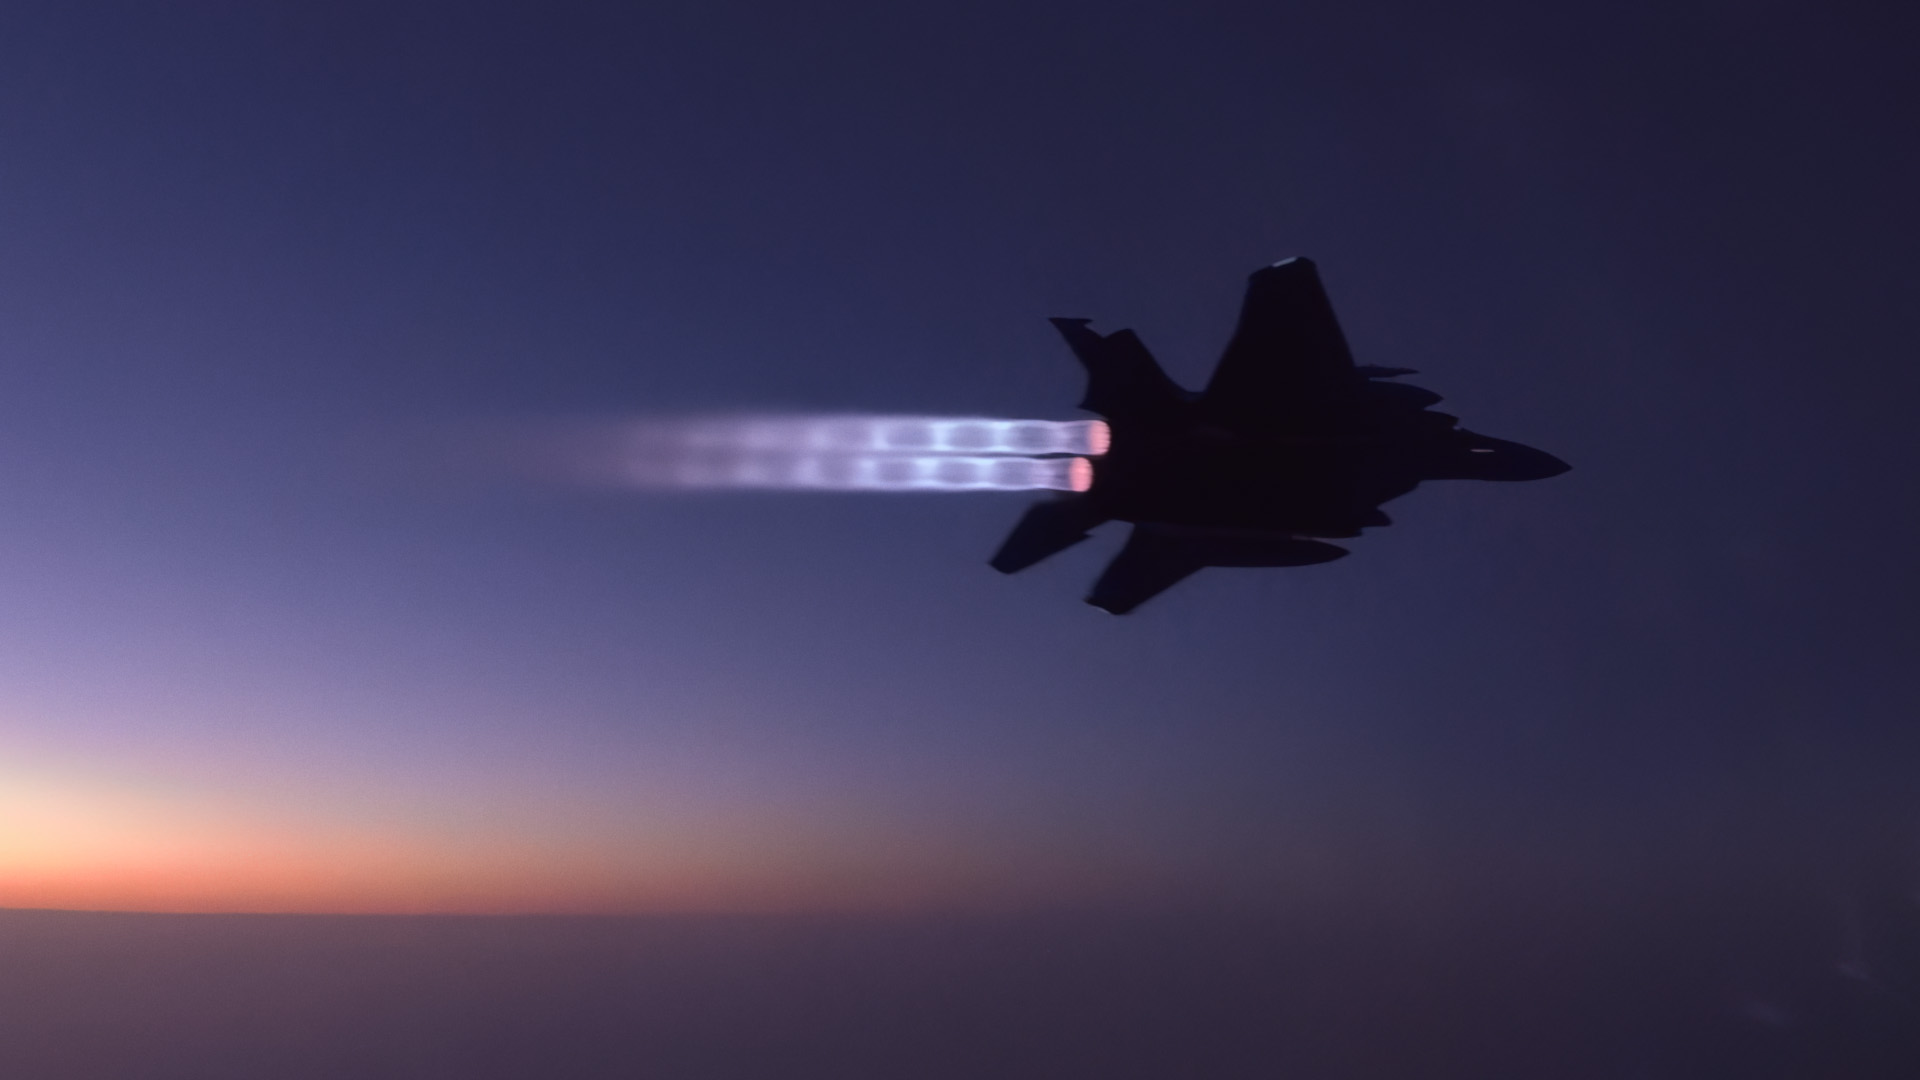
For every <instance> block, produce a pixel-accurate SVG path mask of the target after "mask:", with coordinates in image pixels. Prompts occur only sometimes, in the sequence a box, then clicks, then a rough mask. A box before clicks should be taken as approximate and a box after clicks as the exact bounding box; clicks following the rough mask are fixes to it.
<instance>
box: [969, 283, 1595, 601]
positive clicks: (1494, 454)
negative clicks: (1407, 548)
mask: <svg viewBox="0 0 1920 1080" xmlns="http://www.w3.org/2000/svg"><path fill="white" fill-rule="evenodd" d="M1051 321H1052V323H1053V325H1054V326H1055V327H1056V328H1058V329H1059V331H1060V333H1061V335H1062V336H1064V337H1065V338H1066V339H1067V344H1068V345H1069V346H1071V347H1072V349H1073V353H1074V355H1075V356H1077V357H1078V358H1079V359H1080V363H1081V364H1083V365H1085V366H1086V369H1087V393H1086V397H1085V398H1084V399H1083V400H1082V401H1081V402H1080V407H1081V408H1083V409H1086V410H1088V411H1090V412H1093V413H1097V414H1098V415H1100V416H1101V417H1103V418H1104V419H1105V420H1106V422H1107V425H1108V428H1109V437H1110V440H1111V442H1110V445H1109V447H1108V449H1107V452H1106V453H1105V454H1104V455H1101V456H1099V457H1096V458H1093V459H1091V460H1092V477H1091V481H1090V483H1088V484H1087V485H1086V490H1085V491H1083V492H1080V493H1077V494H1072V495H1063V496H1061V497H1058V498H1055V499H1052V500H1050V501H1047V502H1043V503H1039V504H1037V505H1035V506H1033V507H1032V508H1031V509H1029V510H1028V511H1027V513H1026V516H1025V517H1023V518H1021V519H1020V523H1019V524H1018V525H1017V526H1015V527H1014V530H1013V532H1012V534H1011V535H1009V536H1008V537H1007V540H1006V543H1004V544H1002V545H1001V546H1000V550H999V552H998V553H997V554H995V555H994V557H993V559H992V560H991V562H992V566H993V567H994V569H996V570H999V571H1001V572H1003V573H1008V574H1011V573H1014V572H1015V571H1019V570H1024V569H1026V568H1027V567H1029V566H1032V565H1033V564H1035V563H1037V562H1039V561H1040V560H1042V559H1044V558H1046V557H1047V556H1049V555H1052V554H1055V553H1056V552H1059V551H1063V550H1065V549H1067V548H1069V547H1072V546H1073V545H1075V544H1077V543H1079V542H1080V541H1082V540H1085V539H1087V537H1088V535H1089V533H1090V532H1091V530H1093V529H1094V528H1095V527H1097V526H1099V525H1101V524H1104V523H1105V522H1108V521H1126V522H1131V523H1132V524H1133V532H1132V534H1131V535H1130V536H1128V538H1127V543H1126V546H1125V547H1124V548H1122V549H1121V551H1120V554H1119V555H1118V556H1117V557H1116V558H1115V559H1114V560H1113V562H1112V563H1111V564H1109V565H1108V566H1107V569H1106V572H1105V573H1103V574H1101V575H1100V580H1099V581H1097V582H1095V583H1094V586H1093V592H1092V593H1091V594H1090V595H1088V597H1087V603H1089V604H1092V605H1093V606H1094V607H1097V608H1101V609H1104V610H1106V611H1110V612H1112V613H1113V614H1115V615H1121V614H1125V613H1126V612H1129V611H1132V610H1133V609H1134V608H1137V607H1139V606H1140V605H1141V604H1142V603H1144V602H1146V601H1147V600H1149V599H1151V598H1153V597H1154V596H1157V595H1158V594H1160V593H1161V592H1163V591H1164V590H1166V589H1168V588H1170V587H1171V586H1173V585H1175V584H1177V583H1178V582H1180V581H1181V580H1183V579H1184V578H1186V577H1188V576H1189V575H1191V574H1193V573H1194V572H1195V571H1198V570H1200V569H1201V568H1203V567H1208V566H1308V565H1312V564H1314V563H1324V562H1331V561H1332V560H1334V559H1338V558H1340V557H1341V556H1344V555H1346V554H1347V549H1346V548H1343V547H1339V546H1337V545H1334V544H1329V543H1327V542H1326V541H1327V540H1329V539H1333V540H1339V539H1348V538H1352V537H1357V536H1359V535H1360V531H1361V530H1362V529H1366V528H1373V527H1378V526H1382V525H1387V524H1389V519H1388V518H1387V515H1386V514H1385V513H1383V512H1381V510H1380V505H1381V504H1382V503H1385V502H1387V501H1389V500H1392V499H1396V498H1399V497H1400V496H1402V495H1405V494H1406V493H1407V492H1409V491H1412V490H1413V489H1414V488H1416V487H1418V486H1419V485H1420V484H1421V483H1422V482H1424V481H1427V480H1544V479H1546V478H1547V477H1550V476H1558V475H1559V474H1561V473H1563V472H1566V471H1567V469H1568V468H1569V466H1568V465H1567V463H1566V462H1564V461H1561V460H1560V459H1559V458H1556V457H1554V456H1553V455H1552V454H1548V453H1546V452H1544V451H1541V450H1535V449H1533V448H1532V447H1530V446H1522V445H1520V444H1519V443H1515V442H1508V441H1506V440H1504V439H1495V438H1491V437H1489V436H1486V435H1479V434H1475V433H1474V432H1471V431H1468V430H1467V429H1465V428H1463V427H1460V426H1459V421H1458V420H1457V419H1456V418H1455V417H1452V416H1449V415H1447V414H1446V413H1442V412H1435V411H1433V409H1431V408H1430V407H1429V406H1432V405H1434V404H1437V403H1438V402H1439V401H1440V395H1438V394H1435V393H1433V392H1432V391H1430V390H1423V389H1421V388H1419V387H1417V386H1411V385H1408V384H1406V383H1402V382H1395V381H1393V380H1395V379H1397V378H1399V377H1400V376H1402V375H1412V374H1415V372H1414V371H1413V369H1411V368H1391V367H1375V366H1373V365H1365V364H1363V365H1356V364H1355V363H1354V362H1353V355H1352V354H1351V353H1350V352H1349V351H1348V350H1347V341H1346V337H1345V335H1344V334H1342V333H1341V331H1340V324H1339V322H1338V321H1337V320H1336V319H1335V318H1334V314H1333V305H1332V304H1331V303H1329V302H1328V300H1327V293H1326V289H1325V288H1324V287H1323V286H1322V285H1321V284H1320V273H1319V271H1318V270H1317V269H1316V268H1315V267H1314V264H1313V263H1312V261H1311V260H1308V259H1304V258H1292V259H1286V260H1283V261H1281V262H1277V263H1274V264H1273V265H1272V266H1268V267H1265V268H1263V269H1261V270H1258V271H1255V272H1254V274H1253V276H1252V278H1251V279H1250V281H1249V282H1248V285H1247V296H1246V301H1245V304H1244V306H1243V307H1242V309H1241V312H1240V324H1239V326H1238V328H1236V329H1235V331H1234V334H1233V339H1232V340H1231V341H1230V342H1228V344H1227V351H1226V353H1225V355H1223V356H1222V357H1221V358H1220V363H1219V365H1218V366H1217V367H1216V368H1215V369H1214V372H1213V378H1212V380H1211V381H1209V382H1208V383H1207V388H1206V389H1205V390H1204V391H1202V392H1199V393H1194V392H1193V391H1189V390H1184V389H1182V388H1181V387H1179V386H1178V385H1176V384H1175V383H1174V382H1173V380H1172V379H1170V378H1168V377H1167V375H1166V373H1165V372H1163V371H1162V370H1160V365H1159V364H1158V363H1157V362H1155V360H1154V358H1153V354H1152V353H1150V352H1148V351H1147V347H1146V346H1145V345H1144V344H1142V343H1141V341H1140V338H1139V337H1138V336H1137V335H1135V334H1134V332H1133V331H1131V330H1119V331H1116V332H1114V333H1111V334H1104V335H1103V334H1100V333H1097V332H1095V331H1094V330H1093V329H1092V328H1091V327H1090V325H1089V323H1090V322H1091V320H1088V319H1053V320H1051Z"/></svg>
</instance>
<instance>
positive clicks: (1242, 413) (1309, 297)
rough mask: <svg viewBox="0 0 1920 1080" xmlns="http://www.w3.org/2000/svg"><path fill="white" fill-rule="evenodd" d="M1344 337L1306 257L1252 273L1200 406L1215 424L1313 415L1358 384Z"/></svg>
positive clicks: (1259, 422)
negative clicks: (1237, 321) (1237, 320)
mask: <svg viewBox="0 0 1920 1080" xmlns="http://www.w3.org/2000/svg"><path fill="white" fill-rule="evenodd" d="M1366 379H1367V375H1366V373H1364V372H1362V371H1360V370H1359V369H1357V368H1355V367H1354V364H1353V354H1352V353H1351V352H1349V351H1348V350H1347V339H1346V335H1345V334H1343V333H1341V332H1340V322H1339V320H1338V319H1336V318H1334V315H1333V304H1332V303H1331V302H1329V301H1328V300H1327V290H1326V289H1325V288H1324V287H1323V286H1322V285H1321V284H1320V271H1319V270H1318V269H1316V268H1315V267H1314V265H1313V261H1312V260H1311V259H1303V258H1292V259H1287V260H1285V261H1283V262H1277V263H1274V264H1273V265H1272V266H1268V267H1264V268H1262V269H1260V270H1257V271H1255V272H1254V274H1253V276H1252V277H1251V278H1249V279H1248V281H1247V298H1246V301H1245V302H1244V304H1243V305H1242V307H1241V309H1240V325H1239V326H1237V327H1236V328H1235V329H1234V332H1233V340H1232V341H1230V342H1228V343H1227V351H1226V354H1225V355H1223V356H1222V357H1221V358H1220V364H1219V366H1218V367H1216V368H1215V369H1214V372H1213V379H1212V381H1210V382H1209V383H1208V384H1207V389H1206V393H1205V395H1204V396H1203V397H1202V398H1201V401H1200V407H1201V409H1202V410H1203V411H1204V412H1205V413H1206V414H1207V415H1208V416H1209V418H1210V419H1212V420H1213V421H1214V422H1216V423H1219V424H1222V425H1226V426H1234V425H1235V424H1257V425H1262V426H1269V425H1272V424H1274V423H1280V422H1285V421H1286V420H1288V419H1291V418H1297V417H1304V416H1311V415H1313V414H1315V413H1316V412H1318V411H1321V410H1323V409H1325V407H1326V406H1328V405H1329V404H1332V403H1333V402H1335V401H1337V400H1339V399H1340V398H1343V397H1346V396H1348V395H1350V394H1352V393H1354V392H1355V391H1357V390H1358V388H1359V387H1360V386H1362V385H1363V384H1364V383H1365V382H1366Z"/></svg>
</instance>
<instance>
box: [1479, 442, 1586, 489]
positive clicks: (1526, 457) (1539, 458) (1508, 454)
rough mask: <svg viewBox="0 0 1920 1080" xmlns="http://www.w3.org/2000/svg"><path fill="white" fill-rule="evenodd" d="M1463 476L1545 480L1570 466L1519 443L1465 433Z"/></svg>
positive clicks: (1545, 453) (1542, 451)
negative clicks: (1465, 446) (1465, 450)
mask: <svg viewBox="0 0 1920 1080" xmlns="http://www.w3.org/2000/svg"><path fill="white" fill-rule="evenodd" d="M1467 437H1468V445H1467V454H1466V459H1467V461H1466V473H1465V475H1466V476H1468V477H1471V478H1473V479H1476V480H1545V479H1547V478H1548V477H1550V476H1559V475H1560V474H1561V473H1563V472H1566V471H1568V470H1569V469H1571V468H1573V466H1571V465H1569V464H1567V463H1566V462H1564V461H1561V460H1560V459H1559V458H1557V457H1554V456H1553V455H1552V454H1549V453H1547V452H1546V451H1545V450H1535V449H1534V448H1533V447H1531V446H1526V445H1524V444H1522V443H1517V442H1508V441H1507V440H1505V439H1495V438H1492V437H1490V436H1487V435H1476V434H1471V433H1468V436H1467Z"/></svg>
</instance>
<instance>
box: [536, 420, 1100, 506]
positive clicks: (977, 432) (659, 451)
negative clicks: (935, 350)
mask: <svg viewBox="0 0 1920 1080" xmlns="http://www.w3.org/2000/svg"><path fill="white" fill-rule="evenodd" d="M1109 441H1110V435H1109V433H1108V430H1107V425H1106V424H1104V423H1102V422H1101V421H1098V420H998V419H985V418H974V417H938V416H847V415H840V416H720V417H689V418H667V419H654V420H634V421H628V422H626V423H623V424H619V425H617V426H613V427H610V428H608V429H606V430H605V431H604V432H603V433H602V435H601V436H600V437H594V438H588V439H585V440H579V439H576V440H574V441H573V443H572V445H573V446H574V451H573V452H574V454H575V455H576V456H577V458H578V460H577V467H576V468H574V469H572V470H570V471H571V472H573V473H574V474H576V475H580V476H589V477H600V478H604V479H606V480H610V481H612V482H613V483H615V484H618V485H619V486H622V487H628V488H639V489H650V490H683V491H686V490H714V489H757V490H811V491H894V492H899V491H1047V490H1051V491H1085V490H1087V489H1088V488H1089V487H1090V486H1092V483H1093V468H1092V465H1091V463H1090V462H1089V461H1088V460H1087V457H1088V455H1098V454H1101V453H1104V452H1105V451H1106V448H1107V445H1108V442H1109Z"/></svg>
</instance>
